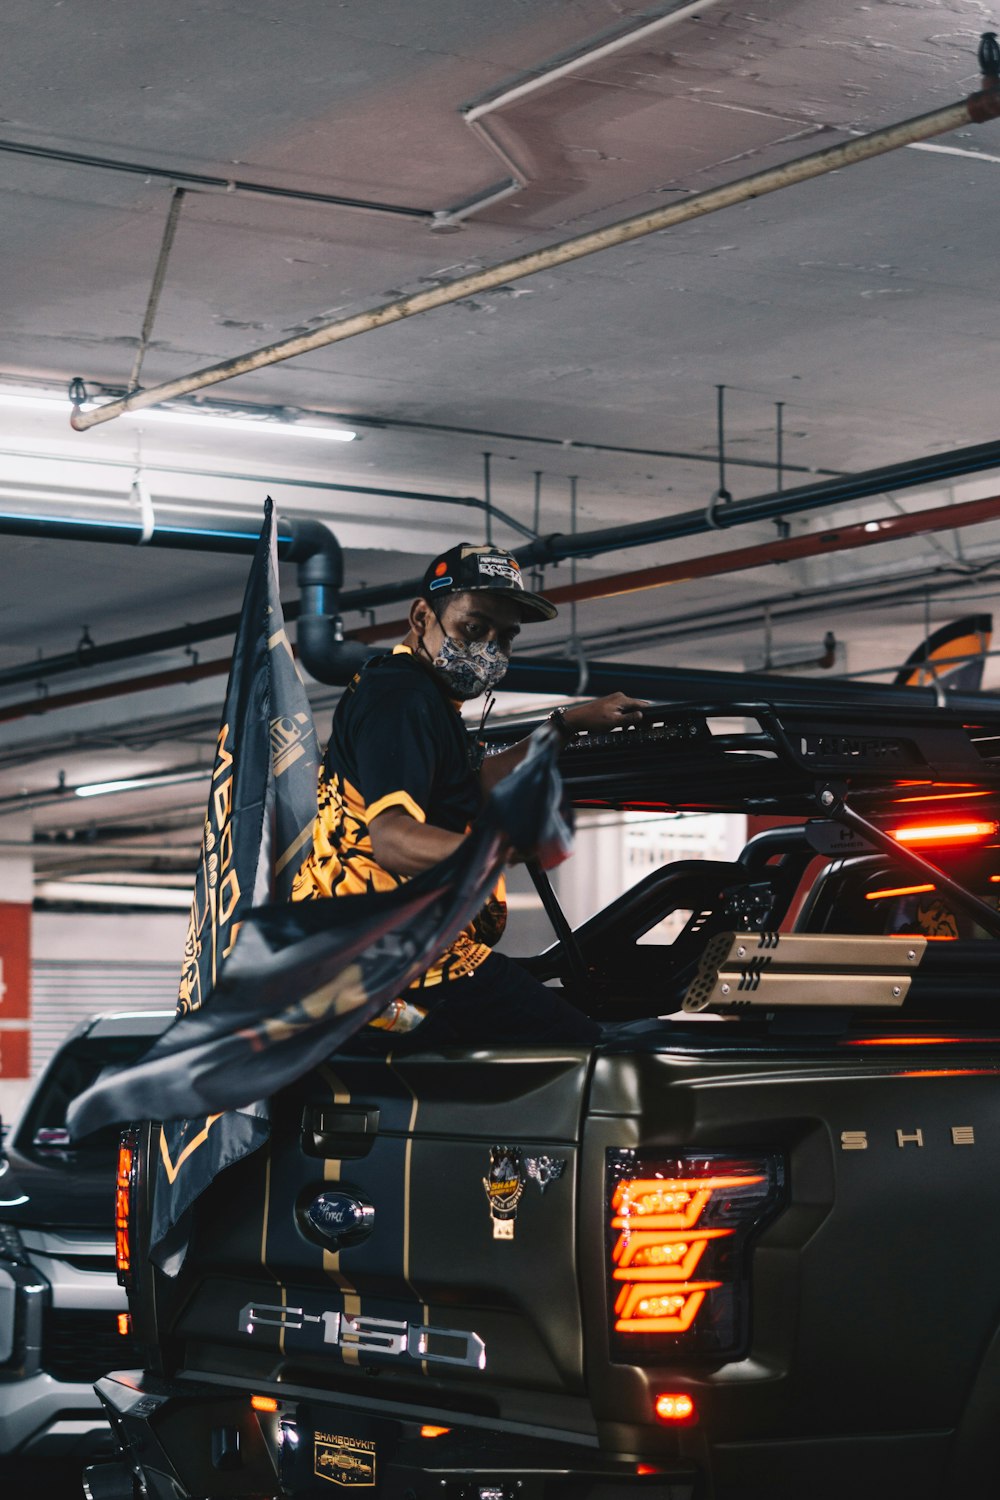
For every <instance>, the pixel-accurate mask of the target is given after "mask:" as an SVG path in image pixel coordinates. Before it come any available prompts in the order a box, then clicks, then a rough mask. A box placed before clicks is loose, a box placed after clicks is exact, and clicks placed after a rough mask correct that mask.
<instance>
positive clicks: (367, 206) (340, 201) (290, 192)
mask: <svg viewBox="0 0 1000 1500" xmlns="http://www.w3.org/2000/svg"><path fill="white" fill-rule="evenodd" d="M0 154H4V155H9V156H30V157H34V159H35V160H36V161H54V162H59V163H60V164H61V165H62V166H68V167H94V168H97V169H98V170H99V171H103V172H124V173H126V174H127V175H130V176H132V177H147V178H153V179H157V180H159V181H160V182H172V183H183V184H184V186H185V187H186V188H188V189H194V190H195V191H198V190H200V191H202V192H217V193H226V194H227V195H228V196H232V195H233V194H237V195H238V196H240V197H248V198H283V199H286V200H288V199H290V200H291V201H292V202H293V203H318V204H321V205H323V206H325V207H328V208H354V209H361V210H363V211H364V212H366V213H372V214H389V215H391V216H392V217H393V218H402V219H422V220H424V222H425V223H427V224H430V225H433V224H434V219H435V216H434V213H433V211H432V210H430V209H426V208H407V207H406V206H405V204H399V203H377V202H371V201H369V200H368V199H365V198H347V197H344V195H343V194H341V193H318V192H310V191H308V190H307V189H304V188H284V187H274V186H272V185H271V184H270V183H267V182H247V181H244V180H243V179H241V178H238V177H215V176H212V175H211V174H210V173H207V172H178V171H176V170H174V169H173V168H170V167H151V166H150V165H149V163H148V162H137V161H118V160H115V158H113V157H110V156H93V155H90V154H89V153H87V152H84V151H64V150H62V149H57V148H55V147H52V146H31V145H28V144H27V143H26V142H24V141H4V140H0Z"/></svg>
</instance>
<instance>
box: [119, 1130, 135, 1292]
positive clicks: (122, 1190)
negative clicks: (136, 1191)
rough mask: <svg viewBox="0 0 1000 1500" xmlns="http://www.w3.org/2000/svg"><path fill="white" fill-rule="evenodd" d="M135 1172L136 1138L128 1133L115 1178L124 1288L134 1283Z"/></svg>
mask: <svg viewBox="0 0 1000 1500" xmlns="http://www.w3.org/2000/svg"><path fill="white" fill-rule="evenodd" d="M134 1171H135V1136H134V1134H133V1132H132V1131H127V1132H126V1134H125V1135H123V1136H122V1139H121V1144H120V1145H119V1147H118V1174H117V1176H116V1178H115V1264H116V1266H117V1267H118V1280H119V1283H120V1284H121V1285H122V1286H123V1287H128V1286H130V1285H131V1282H132V1244H131V1218H132V1186H133V1174H134Z"/></svg>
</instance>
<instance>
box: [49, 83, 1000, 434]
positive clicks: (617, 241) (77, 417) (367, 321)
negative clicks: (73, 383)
mask: <svg viewBox="0 0 1000 1500" xmlns="http://www.w3.org/2000/svg"><path fill="white" fill-rule="evenodd" d="M996 118H1000V86H997V85H996V84H995V83H993V82H991V83H990V86H989V87H988V88H984V89H982V90H981V91H980V92H979V93H977V94H973V95H971V96H970V97H969V98H968V99H963V100H960V101H959V102H958V103H956V104H950V105H947V106H946V107H945V108H943V109H935V110H931V111H930V112H929V113H928V114H924V115H918V116H916V117H915V118H914V119H910V120H904V121H901V122H900V123H899V124H896V125H890V126H887V127H886V128H885V129H883V130H876V131H873V132H871V133H870V134H869V135H865V136H857V137H855V138H854V139H853V140H850V141H846V142H844V143H843V144H841V145H839V146H830V147H828V148H827V149H826V150H824V151H818V152H815V153H813V154H811V155H809V156H804V157H800V158H799V159H798V160H797V161H793V162H786V163H784V164H783V165H781V166H778V167H771V168H768V169H767V170H766V171H763V172H755V173H753V174H752V175H751V176H749V177H744V178H741V179H740V180H739V181H738V182H733V183H728V184H726V185H725V186H724V187H718V188H711V189H709V190H708V191H707V192H704V193H697V194H695V195H694V196H693V197H691V198H688V199H686V200H685V201H684V202H682V203H673V204H668V205H666V206H665V207H663V208H660V209H655V210H653V211H652V212H650V213H643V214H636V215H634V216H633V217H631V218H628V219H623V220H620V221H619V222H618V223H616V224H609V225H607V226H606V227H605V228H603V229H597V230H592V231H591V232H589V233H587V234H583V235H576V236H574V237H573V238H571V239H568V240H563V241H561V242H560V243H558V244H555V245H549V246H547V247H546V248H545V249H542V250H534V251H531V252H530V253H529V254H527V255H521V256H518V257H516V258H515V259H514V260H508V261H503V262H502V263H501V264H500V265H497V266H491V267H487V268H485V269H484V270H481V271H475V272H473V273H471V274H470V275H468V276H460V277H459V278H458V279H457V280H456V281H452V282H448V283H447V284H446V285H444V286H435V287H431V288H428V289H427V290H426V291H422V292H417V293H415V294H414V295H412V296H409V297H399V298H396V299H395V300H394V301H392V302H385V303H383V304H382V305H381V306H380V307H374V308H371V309H369V310H368V311H367V312H363V313H357V314H355V315H354V316H353V317H348V318H338V319H333V320H328V321H324V322H321V323H320V324H318V325H317V326H316V327H315V328H314V329H313V330H312V331H311V332H310V333H306V334H298V335H296V336H295V337H294V338H289V339H282V340H280V341H279V342H278V343H275V344H268V345H266V346H265V347H264V348H262V349H256V350H253V351H252V352H250V353H247V354H241V355H237V356H236V358H234V359H227V360H223V361H221V363H219V364H215V365H208V366H206V367H205V368H203V369H201V370H195V371H193V372H192V373H191V374H189V375H183V376H180V377H178V378H177V379H175V380H168V381H165V382H164V383H163V384H162V385H158V386H152V387H150V388H149V389H148V390H145V391H138V392H136V393H135V394H134V395H132V396H125V397H123V398H121V399H120V400H118V401H111V402H108V403H107V404H106V405H104V406H100V407H97V408H96V409H95V410H93V411H89V412H85V411H82V410H77V411H75V412H74V413H73V415H72V417H71V418H70V421H71V424H72V426H73V427H74V428H75V429H76V430H77V431H78V432H84V431H86V430H87V429H88V428H90V427H96V426H98V425H99V424H100V423H102V422H110V421H111V420H112V419H113V418H115V417H119V416H121V415H122V413H123V412H126V411H139V410H141V409H142V408H143V407H147V406H157V405H159V404H160V403H161V402H163V401H170V400H172V399H175V398H176V397H178V396H185V395H188V394H189V393H190V392H191V391H198V390H203V389H204V388H205V387H206V386H210V385H218V384H220V383H221V382H222V381H225V380H231V379H232V378H233V377H234V376H236V375H246V374H249V373H250V371H252V370H260V369H263V368H265V367H266V366H268V365H274V364H279V363H280V362H281V361H282V360H286V359H292V358H294V357H295V356H296V355H299V354H307V353H310V352H311V351H312V350H314V349H323V348H326V347H327V346H328V345H330V344H335V343H340V342H341V341H343V340H344V339H349V338H354V337H356V336H357V335H358V334H362V333H370V332H372V331H373V330H374V329H376V328H384V327H386V326H387V325H388V324H390V323H397V322H400V321H401V320H402V319H404V318H412V317H414V316H416V315H417V314H419V313H424V312H430V311H431V310H432V309H433V308H436V307H445V306H447V305H448V304H449V303H452V302H459V301H461V300H462V299H463V298H466V297H471V296H475V295H477V294H478V293H480V292H483V291H488V290H489V289H490V288H492V287H497V286H504V285H506V284H507V283H508V282H511V281H517V280H520V279H521V278H522V277H525V276H534V275H536V274H537V273H538V272H539V271H548V270H552V269H553V268H554V267H556V266H561V265H567V264H569V263H570V262H572V261H576V260H580V259H582V258H583V257H584V256H587V255H593V254H594V253H595V252H597V251H599V250H608V249H610V248H612V247H613V246H615V245H624V244H628V243H629V242H630V241H631V240H636V239H641V238H642V237H644V236H645V235H648V234H656V233H658V232H659V231H660V230H663V229H669V228H672V227H673V226H674V225H675V224H684V223H687V222H689V221H690V220H692V219H697V218H701V217H703V216H704V215H706V214H710V213H716V212H717V211H718V210H719V209H722V208H729V207H731V206H733V205H734V204H737V203H745V202H747V201H748V200H749V199H751V198H759V197H762V196H763V195H764V194H766V193H773V192H777V191H778V190H779V189H781V188H785V187H791V186H793V185H794V184H795V183H799V182H807V181H809V180H810V179H812V178H815V177H822V176H824V175H825V174H826V173H828V172H836V171H839V170H840V169H841V168H843V167H847V166H853V165H854V164H855V163H856V162H859V161H867V160H869V159H870V158H871V157H874V156H881V155H883V154H884V153H885V152H887V151H895V150H897V149H898V148H899V147H900V146H907V145H910V144H912V143H913V142H914V141H920V140H926V139H927V138H928V137H930V136H935V135H942V134H944V133H945V132H946V131H949V130H957V129H959V128H960V127H961V126H964V125H968V124H969V123H970V122H971V123H977V124H978V123H980V122H981V121H985V120H990V119H996Z"/></svg>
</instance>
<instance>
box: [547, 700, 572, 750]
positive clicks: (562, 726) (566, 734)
mask: <svg viewBox="0 0 1000 1500" xmlns="http://www.w3.org/2000/svg"><path fill="white" fill-rule="evenodd" d="M549 723H550V724H554V725H555V727H556V729H558V731H559V733H560V734H561V735H562V737H563V739H564V740H565V741H566V743H567V744H569V742H570V740H574V739H576V730H575V729H571V728H570V725H569V721H568V719H567V718H566V715H565V714H564V713H563V711H562V709H561V708H554V709H553V710H552V712H551V713H550V714H549Z"/></svg>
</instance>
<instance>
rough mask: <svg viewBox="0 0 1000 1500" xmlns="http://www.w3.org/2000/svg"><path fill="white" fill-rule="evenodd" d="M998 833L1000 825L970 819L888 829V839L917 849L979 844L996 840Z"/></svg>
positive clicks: (911, 824)
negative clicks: (960, 821)
mask: <svg viewBox="0 0 1000 1500" xmlns="http://www.w3.org/2000/svg"><path fill="white" fill-rule="evenodd" d="M998 833H1000V824H998V823H996V822H987V821H985V820H972V819H967V820H966V821H964V822H962V823H910V824H908V825H907V826H906V827H903V828H890V829H888V834H889V837H890V838H893V839H895V840H896V843H897V844H906V845H909V846H910V847H912V848H917V849H930V848H938V847H940V846H942V845H945V846H954V845H960V844H981V843H983V842H984V841H985V840H986V839H991V838H996V836H997V834H998Z"/></svg>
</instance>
